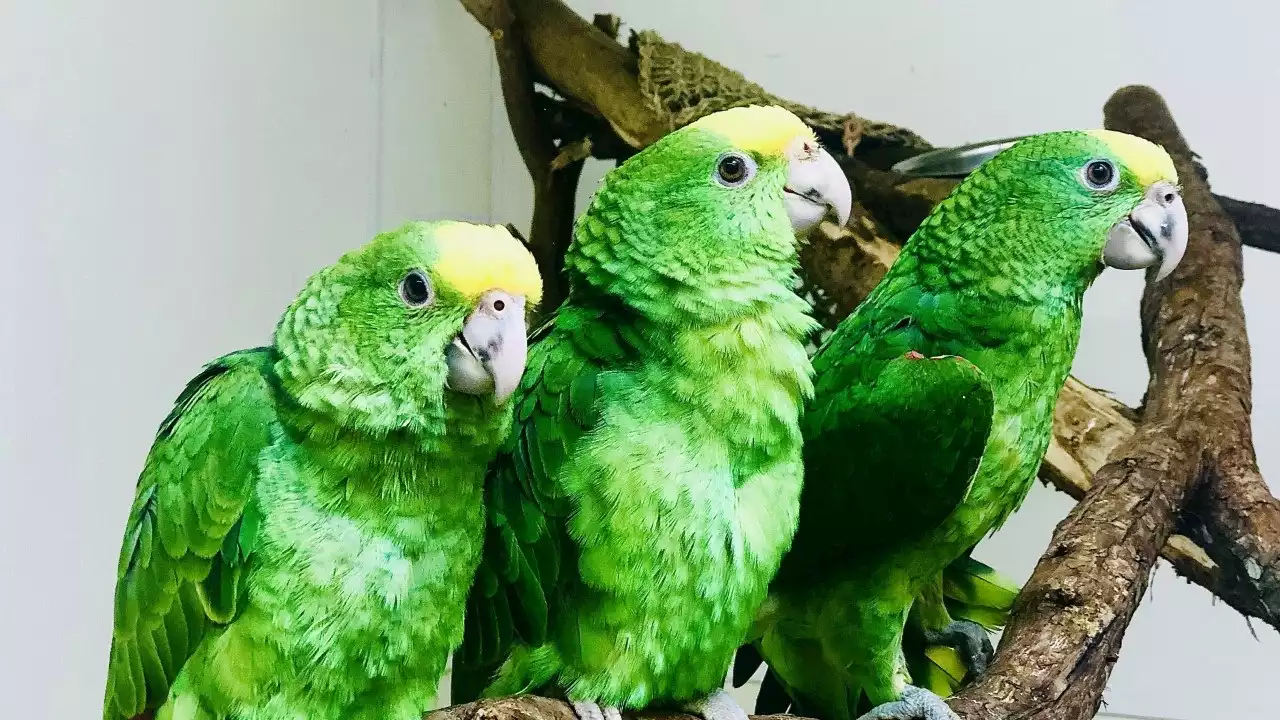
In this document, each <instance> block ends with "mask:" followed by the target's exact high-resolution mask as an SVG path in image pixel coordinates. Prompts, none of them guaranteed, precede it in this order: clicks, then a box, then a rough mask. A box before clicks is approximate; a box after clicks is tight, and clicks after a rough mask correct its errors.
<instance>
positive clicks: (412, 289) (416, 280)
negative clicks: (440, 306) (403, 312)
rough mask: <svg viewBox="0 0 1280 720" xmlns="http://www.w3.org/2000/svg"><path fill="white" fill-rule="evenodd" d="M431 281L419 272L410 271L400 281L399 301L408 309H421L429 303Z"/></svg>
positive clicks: (431, 296) (432, 294)
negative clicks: (402, 301)
mask: <svg viewBox="0 0 1280 720" xmlns="http://www.w3.org/2000/svg"><path fill="white" fill-rule="evenodd" d="M433 297H435V294H434V293H432V292H431V281H430V280H429V279H427V274H426V273H424V272H422V271H421V270H410V271H409V274H407V275H405V276H404V279H402V280H401V281H400V299H401V300H404V304H405V305H408V306H409V307H422V306H423V305H426V304H427V303H430V302H431V299H432V298H433Z"/></svg>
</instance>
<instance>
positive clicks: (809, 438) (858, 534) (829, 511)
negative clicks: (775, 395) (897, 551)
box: [784, 284, 994, 571]
mask: <svg viewBox="0 0 1280 720" xmlns="http://www.w3.org/2000/svg"><path fill="white" fill-rule="evenodd" d="M947 301H948V299H947V298H943V297H927V296H925V295H924V294H923V293H922V292H921V291H920V290H919V289H918V288H917V287H913V286H911V285H906V284H903V285H902V286H900V289H898V288H895V287H893V286H892V285H891V286H889V287H884V286H883V285H882V287H881V288H878V289H877V292H876V293H874V294H873V296H872V297H871V298H869V299H868V300H867V302H866V303H864V305H863V306H862V307H860V308H859V309H858V310H857V312H856V313H855V314H854V315H853V316H851V317H850V318H848V319H847V320H846V321H845V324H844V326H842V327H841V329H840V330H838V331H837V333H836V335H834V336H833V337H832V338H831V340H830V341H829V342H828V344H827V345H826V346H824V347H823V348H822V349H821V350H820V351H819V352H818V354H817V355H816V356H815V358H814V369H815V373H816V377H817V381H816V387H815V399H814V402H813V403H812V404H811V406H810V408H809V410H808V411H807V412H806V414H805V418H804V433H805V487H804V494H803V495H802V497H801V511H800V512H801V519H800V531H799V533H798V535H797V538H796V546H795V547H794V548H793V550H792V552H791V555H792V556H796V557H792V558H789V559H788V562H787V563H785V564H784V565H794V564H796V561H797V560H798V561H800V563H801V564H803V563H804V561H805V558H807V557H810V556H811V559H812V561H814V562H822V561H823V560H824V559H826V560H827V561H828V562H829V558H831V557H832V556H833V553H835V555H834V556H835V557H843V558H847V559H854V558H856V557H857V556H858V554H860V553H867V552H880V551H883V550H884V549H886V548H887V547H889V546H891V545H893V544H895V543H899V542H909V541H911V540H913V539H915V538H918V537H920V536H921V535H922V534H924V533H927V532H929V531H930V530H932V529H933V528H934V527H936V526H937V524H938V523H939V522H941V521H942V520H943V519H944V518H945V517H946V516H947V515H948V514H950V513H951V512H952V511H954V510H955V508H956V507H957V506H958V505H959V504H960V503H961V502H962V501H963V500H964V498H965V495H966V494H967V492H968V489H969V486H970V485H971V483H972V482H973V478H974V475H975V474H976V472H977V469H978V464H979V462H980V461H981V459H982V454H983V451H984V450H985V448H986V444H987V439H988V436H989V435H990V432H991V427H992V422H993V413H994V398H993V395H992V390H991V386H990V383H989V381H988V380H987V378H986V377H985V376H984V375H983V374H982V372H981V371H980V370H979V369H978V368H977V367H976V366H975V365H974V364H973V363H971V362H969V361H968V360H966V359H964V358H963V357H959V355H960V354H961V353H962V352H963V351H964V350H965V349H967V348H969V347H976V345H971V344H970V343H981V342H982V341H983V340H984V338H980V337H979V338H975V337H973V336H972V331H971V330H970V329H969V328H964V330H965V331H966V333H967V334H965V336H964V337H963V338H962V339H963V342H961V341H960V340H961V338H957V336H959V335H961V334H962V333H961V332H959V331H960V330H961V328H960V327H959V323H957V324H956V327H953V326H952V325H951V324H949V323H948V322H947V319H948V318H950V317H953V316H954V315H955V314H956V313H957V312H959V311H958V309H953V308H948V307H947V306H946V305H945V303H946V302H947ZM922 309H927V310H928V312H924V311H923V310H922ZM791 571H794V568H792V570H791Z"/></svg>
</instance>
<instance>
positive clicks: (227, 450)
mask: <svg viewBox="0 0 1280 720" xmlns="http://www.w3.org/2000/svg"><path fill="white" fill-rule="evenodd" d="M541 291H542V283H541V279H540V277H539V275H538V270H537V266H536V264H535V263H534V260H533V258H532V256H531V255H530V254H529V252H528V251H527V250H526V249H525V248H524V246H523V245H522V244H521V243H520V242H519V241H518V240H516V239H515V238H513V237H512V236H511V235H510V234H509V233H508V232H507V231H506V230H505V229H503V228H500V227H491V226H484V225H471V224H466V223H459V222H435V223H421V222H419V223H410V224H408V225H405V226H404V227H402V228H400V229H399V230H396V231H394V232H390V233H385V234H382V235H379V236H378V237H377V238H375V239H374V240H373V241H372V242H371V243H369V244H368V245H366V246H365V247H363V248H362V249H359V250H356V251H354V252H351V253H348V254H346V255H344V256H343V257H342V258H341V259H340V260H338V262H337V263H336V264H334V265H332V266H330V267H328V268H326V269H324V270H322V271H320V272H319V273H317V274H315V275H314V276H312V277H311V278H310V280H308V282H307V283H306V286H305V288H304V289H303V290H302V292H301V293H300V294H299V295H298V296H297V299H296V300H294V301H293V304H292V305H290V306H289V308H288V310H286V311H285V313H284V315H283V317H282V318H281V319H280V322H279V325H278V326H277V328H276V332H275V338H274V343H273V344H272V345H271V346H270V347H263V348H257V349H253V350H243V351H240V352H235V353H231V354H229V355H225V356H223V357H221V358H218V359H217V360H214V361H213V362H212V363H210V364H209V365H208V366H206V367H205V368H204V370H203V371H202V372H201V373H200V374H199V375H197V376H196V377H195V379H194V380H192V381H191V382H190V383H189V384H188V385H187V387H186V389H185V390H184V391H183V392H182V394H181V395H180V396H179V397H178V400H177V402H176V403H175V405H174V408H173V411H172V412H171V413H170V414H169V416H168V417H167V418H166V419H165V420H164V422H163V423H162V424H161V425H160V429H159V431H158V432H157V434H156V439H155V443H154V444H153V445H152V448H151V451H150V454H149V455H148V456H147V460H146V465H145V467H144V468H143V470H142V474H141V476H140V477H139V479H138V485H137V493H136V498H135V500H134V503H133V507H132V509H131V510H130V512H129V519H128V525H127V526H126V530H125V536H124V543H123V547H122V549H121V551H120V562H119V569H118V575H117V585H116V593H115V623H114V631H113V634H112V641H111V658H110V665H109V669H108V672H107V689H106V699H105V703H104V709H103V718H104V720H122V719H126V718H135V717H155V718H156V720H214V719H215V718H216V719H219V720H222V719H227V720H286V719H287V720H297V718H307V720H339V719H341V720H351V719H353V718H357V719H358V718H368V719H369V720H411V719H412V720H418V718H420V717H421V715H422V713H423V712H424V711H425V710H427V709H429V707H430V705H431V703H432V701H433V699H434V696H435V694H436V689H437V686H438V683H439V680H440V676H441V675H442V673H443V671H444V668H445V664H446V662H447V661H448V658H449V654H450V653H451V652H452V651H453V650H454V648H456V647H457V646H458V644H459V643H460V642H461V641H462V631H463V618H464V612H465V603H466V596H467V592H468V589H469V588H470V586H471V583H472V580H473V578H474V574H475V569H476V566H477V564H478V563H479V561H480V555H481V550H482V547H483V544H484V533H485V526H484V505H483V480H484V472H485V468H486V466H487V465H488V463H489V462H490V461H491V460H492V459H493V457H494V454H495V453H496V452H497V449H498V446H499V445H500V444H501V442H502V440H503V438H504V437H505V436H506V434H507V432H508V430H509V428H510V426H511V413H510V409H509V405H510V396H511V394H512V392H513V391H514V390H515V388H516V386H517V384H518V383H519V381H520V376H521V374H522V373H523V371H524V366H525V360H526V355H527V345H526V331H525V312H526V310H527V309H528V306H532V305H533V304H536V303H537V301H538V300H539V298H540V295H541Z"/></svg>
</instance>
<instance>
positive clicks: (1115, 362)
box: [493, 0, 1280, 720]
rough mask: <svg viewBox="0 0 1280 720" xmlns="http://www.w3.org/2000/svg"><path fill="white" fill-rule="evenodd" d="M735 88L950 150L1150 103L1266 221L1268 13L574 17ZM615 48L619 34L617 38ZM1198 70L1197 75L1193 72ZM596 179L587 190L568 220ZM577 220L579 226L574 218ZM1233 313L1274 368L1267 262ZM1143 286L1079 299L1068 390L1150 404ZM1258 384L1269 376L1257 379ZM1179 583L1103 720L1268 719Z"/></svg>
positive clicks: (1268, 390) (1276, 178)
mask: <svg viewBox="0 0 1280 720" xmlns="http://www.w3.org/2000/svg"><path fill="white" fill-rule="evenodd" d="M569 4H570V5H571V6H573V7H574V8H575V9H576V10H578V11H579V12H580V13H582V14H584V15H586V16H588V17H589V16H590V14H591V13H595V12H614V13H617V14H619V15H621V16H622V18H623V20H625V21H626V22H627V23H628V24H629V25H630V26H631V27H633V28H636V29H645V28H650V29H654V30H657V31H658V32H660V33H661V34H663V36H664V37H666V38H667V39H669V40H674V41H677V42H680V43H682V44H684V45H685V46H686V47H688V48H691V49H695V50H698V51H700V52H703V53H705V54H707V55H709V56H711V57H713V58H715V59H717V60H719V61H721V62H723V63H725V64H727V65H729V66H730V67H732V68H734V69H736V70H740V71H742V72H743V73H745V74H746V75H747V77H749V78H751V79H752V80H754V81H756V82H758V83H760V84H762V85H764V86H765V87H766V88H768V89H769V90H770V91H772V92H775V93H777V94H780V95H782V96H784V97H787V98H790V99H792V100H796V101H799V102H804V103H808V104H811V105H814V106H817V107H821V108H824V109H827V110H834V111H839V110H853V111H856V112H859V113H860V114H862V115H864V116H866V117H870V118H873V119H877V120H885V121H889V122H895V123H899V124H902V125H906V126H908V127H911V128H913V129H915V130H916V131H918V132H920V133H921V134H922V135H924V136H925V137H926V138H928V139H930V140H931V141H932V142H934V143H937V144H959V143H963V142H973V141H977V140H983V139H991V138H999V137H1006V136H1009V135H1018V134H1026V133H1032V132H1040V131H1048V130H1057V129H1067V128H1089V127H1096V126H1100V125H1101V124H1102V104H1103V103H1104V102H1105V101H1106V99H1107V98H1108V97H1109V96H1110V94H1111V92H1112V91H1114V90H1115V89H1116V88H1118V87H1120V86H1121V85H1125V84H1129V83H1135V82H1140V83H1146V84H1150V85H1152V86H1154V87H1155V88H1157V89H1158V90H1159V91H1160V92H1161V93H1163V94H1164V96H1165V98H1166V99H1167V100H1168V102H1169V104H1170V105H1171V107H1172V109H1173V112H1174V116H1175V117H1176V118H1177V120H1178V122H1179V125H1180V127H1181V128H1182V130H1183V133H1184V134H1185V135H1186V137H1187V138H1188V140H1189V142H1190V143H1191V145H1192V147H1193V148H1194V149H1195V150H1196V151H1197V152H1199V153H1200V154H1201V155H1202V156H1203V158H1204V162H1205V164H1206V165H1207V166H1208V168H1209V172H1210V175H1211V179H1212V181H1213V186H1214V188H1215V190H1217V191H1218V192H1221V193H1224V194H1229V195H1233V196H1236V197H1240V198H1243V199H1249V200H1255V201H1258V202H1265V203H1268V204H1271V205H1277V204H1280V174H1277V173H1276V172H1275V171H1274V165H1275V162H1276V160H1277V159H1280V139H1277V136H1276V135H1275V128H1277V127H1280V96H1277V94H1276V93H1275V92H1274V90H1275V88H1276V87H1280V51H1277V49H1276V44H1275V40H1274V38H1275V31H1274V28H1275V24H1276V23H1277V22H1280V12H1278V11H1276V10H1275V9H1273V8H1270V7H1267V6H1264V5H1261V4H1257V3H1236V4H1231V5H1227V4H1225V3H1218V4H1216V6H1215V7H1213V8H1212V9H1209V4H1207V3H1192V2H1187V1H1185V0H1173V1H1170V2H1164V3H1160V4H1158V5H1152V4H1150V3H1111V2H1102V1H1101V0H1093V1H1090V2H1075V3H1056V4H1049V3H1025V2H1018V0H1001V1H1000V2H990V1H989V2H985V3H935V2H925V1H923V0H910V1H903V0H898V1H897V2H892V3H889V2H881V3H873V2H862V3H852V2H847V1H845V0H816V1H815V0H808V1H807V2H796V3H786V4H784V3H758V4H755V5H752V6H750V7H751V9H749V10H748V9H747V7H748V6H747V5H746V4H744V3H741V2H736V1H735V0H703V1H702V2H698V3H690V2H687V0H647V1H646V2H619V1H618V0H571V1H570V3H569ZM624 32H625V29H624ZM1192 58H1194V60H1193V59H1192ZM493 121H494V143H495V147H496V148H497V151H496V152H495V154H494V173H493V178H494V188H493V192H494V213H495V218H497V219H503V220H507V219H515V220H518V221H522V222H525V223H526V224H527V218H528V212H529V207H530V206H529V200H528V190H527V186H528V183H527V181H526V180H525V179H524V177H523V172H522V166H521V165H520V161H519V158H518V157H517V156H516V154H515V147H514V144H513V141H512V140H511V137H510V131H509V130H508V129H507V127H506V124H505V119H504V117H503V116H502V107H501V104H500V101H495V112H494V116H493ZM605 170H607V167H606V166H605V164H604V163H595V165H594V167H592V168H588V171H587V172H586V173H584V188H583V193H582V195H581V197H582V201H581V202H582V203H585V201H586V198H587V197H588V196H589V193H590V192H591V190H592V189H594V183H595V181H596V180H597V179H598V178H599V177H600V175H601V174H602V173H603V172H604V171H605ZM579 209H580V210H581V207H580V208H579ZM1245 263H1246V272H1247V275H1248V279H1249V282H1248V284H1247V285H1246V287H1245V305H1246V310H1247V312H1248V314H1249V330H1250V332H1251V340H1252V343H1253V357H1254V359H1255V366H1257V367H1259V368H1262V367H1266V365H1267V363H1268V361H1267V358H1272V357H1276V356H1277V353H1280V333H1277V332H1276V331H1277V329H1280V328H1278V326H1277V324H1276V321H1275V314H1274V311H1273V307H1274V304H1275V302H1276V301H1277V299H1278V298H1280V296H1278V295H1277V294H1276V293H1277V290H1276V288H1277V287H1280V257H1276V256H1275V255H1269V254H1266V253H1262V252H1259V251H1253V250H1246V258H1245ZM1141 291H1142V278H1141V276H1140V275H1138V274H1136V273H1122V272H1115V271H1113V272H1109V273H1106V274H1105V275H1104V277H1103V278H1102V279H1101V280H1100V281H1099V282H1098V284H1097V286H1095V288H1094V289H1093V290H1092V291H1091V292H1090V294H1089V296H1088V299H1087V303H1086V320H1085V326H1084V333H1083V338H1082V342H1081V348H1080V352H1079V354H1078V356H1077V359H1076V363H1075V371H1076V373H1077V374H1078V375H1079V376H1080V377H1082V378H1083V379H1084V380H1085V381H1086V382H1089V383H1091V384H1094V385H1097V386H1100V387H1103V388H1107V389H1109V390H1112V391H1114V392H1115V393H1116V394H1117V395H1118V396H1119V397H1120V398H1121V399H1123V400H1124V401H1126V402H1128V403H1131V404H1137V403H1138V402H1139V400H1140V399H1141V396H1142V392H1143V390H1144V388H1145V385H1146V366H1145V364H1144V361H1143V359H1142V351H1141V347H1140V345H1139V340H1138V337H1139V335H1138V315H1137V302H1138V298H1139V296H1140V295H1141ZM1272 364H1273V363H1272ZM1254 382H1255V393H1254V395H1255V404H1254V430H1255V436H1256V437H1257V439H1258V455H1259V461H1260V463H1261V466H1262V470H1263V473H1264V474H1265V473H1270V477H1271V478H1272V480H1271V483H1272V488H1273V489H1280V447H1277V446H1276V444H1275V443H1270V442H1267V440H1268V439H1269V438H1274V437H1276V436H1277V434H1278V433H1280V375H1277V374H1275V373H1274V372H1266V371H1262V372H1258V373H1256V376H1255V378H1254ZM1070 507H1071V501H1070V500H1069V499H1067V498H1066V497H1065V496H1062V495H1059V494H1057V493H1055V492H1054V491H1053V490H1049V489H1047V488H1043V487H1037V488H1036V489H1035V490H1034V491H1033V492H1032V494H1031V497H1030V499H1029V500H1028V502H1027V504H1026V505H1025V506H1024V507H1023V509H1022V510H1021V511H1020V513H1019V514H1018V515H1016V516H1015V517H1014V518H1013V519H1012V520H1011V521H1010V522H1009V523H1008V525H1007V526H1006V528H1005V529H1004V530H1002V531H1001V532H1000V533H999V534H997V535H996V536H994V537H993V538H991V539H990V540H988V541H987V542H985V543H983V545H982V546H981V547H980V548H979V550H978V552H977V556H978V557H979V558H981V559H983V560H985V561H987V562H990V563H993V564H995V565H996V566H997V567H999V568H1001V569H1002V570H1004V571H1006V572H1008V573H1009V574H1011V575H1013V576H1014V577H1016V578H1018V579H1019V580H1024V579H1025V578H1027V577H1028V576H1029V575H1030V574H1031V570H1032V569H1033V568H1034V566H1035V562H1036V560H1037V559H1038V558H1039V556H1040V553H1041V552H1042V551H1043V549H1044V548H1045V546H1046V545H1047V543H1048V539H1049V536H1050V534H1051V533H1052V531H1053V527H1054V525H1055V524H1056V523H1057V522H1058V520H1060V519H1061V518H1062V517H1063V516H1065V514H1066V512H1067V511H1068V510H1069V509H1070ZM1255 630H1256V631H1257V633H1258V640H1254V638H1253V636H1252V635H1251V634H1250V630H1249V627H1248V626H1247V625H1246V623H1245V622H1244V620H1242V619H1241V618H1240V617H1239V616H1238V615H1237V614H1236V613H1235V612H1234V611H1232V610H1231V609H1229V608H1227V607H1226V606H1224V605H1221V604H1217V605H1215V604H1214V600H1213V598H1212V596H1211V595H1210V594H1209V593H1207V592H1205V591H1203V590H1201V589H1200V588H1199V587H1196V586H1191V585H1188V584H1186V583H1185V582H1184V581H1182V580H1180V579H1178V578H1177V577H1176V576H1175V575H1174V574H1173V572H1172V571H1171V570H1169V568H1168V567H1167V566H1163V563H1162V567H1161V569H1160V571H1159V572H1158V573H1157V574H1156V577H1155V579H1154V581H1153V583H1152V586H1151V591H1150V593H1149V596H1148V597H1147V598H1146V599H1145V601H1144V603H1143V605H1142V606H1141V608H1140V609H1139V611H1138V613H1137V616H1136V617H1135V619H1134V622H1133V624H1132V625H1131V626H1130V628H1129V633H1128V635H1127V637H1126V641H1125V644H1124V649H1123V653H1122V655H1121V659H1120V662H1119V663H1118V664H1117V666H1116V668H1115V672H1114V674H1113V675H1112V679H1111V683H1110V685H1109V689H1108V692H1107V694H1106V701H1107V703H1108V704H1107V709H1108V710H1110V711H1112V712H1116V713H1128V714H1134V715H1147V716H1158V717H1164V718H1176V719H1177V720H1220V719H1221V718H1226V717H1239V718H1259V719H1261V718H1264V717H1275V716H1276V711H1275V704H1274V699H1273V696H1272V691H1273V688H1272V686H1271V683H1273V682H1274V681H1275V678H1276V675H1277V672H1280V636H1277V634H1276V632H1274V631H1273V630H1272V629H1271V628H1269V627H1267V626H1265V625H1262V624H1261V623H1255Z"/></svg>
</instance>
